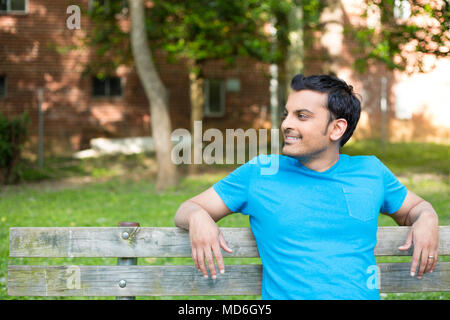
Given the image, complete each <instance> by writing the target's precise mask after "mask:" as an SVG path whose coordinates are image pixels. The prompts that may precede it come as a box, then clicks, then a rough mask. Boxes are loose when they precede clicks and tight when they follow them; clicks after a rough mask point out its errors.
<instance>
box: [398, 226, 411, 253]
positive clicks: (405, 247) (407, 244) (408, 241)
mask: <svg viewBox="0 0 450 320" xmlns="http://www.w3.org/2000/svg"><path fill="white" fill-rule="evenodd" d="M412 234H413V233H412V230H410V231H409V232H408V235H407V236H406V240H405V243H404V244H403V245H402V246H400V247H398V249H399V250H402V251H404V250H409V248H411V245H412Z"/></svg>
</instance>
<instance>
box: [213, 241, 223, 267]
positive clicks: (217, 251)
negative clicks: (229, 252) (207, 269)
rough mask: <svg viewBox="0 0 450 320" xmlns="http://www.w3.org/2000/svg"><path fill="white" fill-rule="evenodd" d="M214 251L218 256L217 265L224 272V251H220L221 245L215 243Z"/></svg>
mask: <svg viewBox="0 0 450 320" xmlns="http://www.w3.org/2000/svg"><path fill="white" fill-rule="evenodd" d="M213 253H214V256H215V257H216V261H217V267H218V268H219V272H220V273H224V272H225V265H224V263H223V258H222V253H221V252H220V247H219V245H218V244H215V245H214V246H213Z"/></svg>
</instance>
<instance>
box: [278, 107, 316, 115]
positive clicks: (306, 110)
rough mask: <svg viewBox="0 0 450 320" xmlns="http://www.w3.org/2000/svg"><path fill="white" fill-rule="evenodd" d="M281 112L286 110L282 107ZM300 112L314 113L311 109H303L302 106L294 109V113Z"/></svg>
mask: <svg viewBox="0 0 450 320" xmlns="http://www.w3.org/2000/svg"><path fill="white" fill-rule="evenodd" d="M283 112H287V110H286V108H284V110H283ZM300 112H307V113H310V114H314V112H312V111H311V110H308V109H304V108H302V109H297V110H295V111H294V113H300Z"/></svg>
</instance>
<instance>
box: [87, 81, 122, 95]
mask: <svg viewBox="0 0 450 320" xmlns="http://www.w3.org/2000/svg"><path fill="white" fill-rule="evenodd" d="M112 78H115V79H119V86H120V94H118V95H111V84H110V80H111V79H112ZM95 79H98V80H100V79H99V78H98V77H96V76H92V83H91V85H92V86H91V90H92V91H91V95H92V97H93V98H95V99H105V98H106V99H115V98H123V79H122V77H117V76H109V77H105V78H104V80H105V94H104V95H96V94H94V81H95Z"/></svg>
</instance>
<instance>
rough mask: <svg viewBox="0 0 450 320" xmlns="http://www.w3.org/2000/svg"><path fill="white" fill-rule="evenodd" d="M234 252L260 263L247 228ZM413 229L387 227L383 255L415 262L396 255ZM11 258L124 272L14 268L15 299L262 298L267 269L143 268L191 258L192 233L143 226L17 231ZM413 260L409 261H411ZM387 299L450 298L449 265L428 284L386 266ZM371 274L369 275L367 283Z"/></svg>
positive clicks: (447, 229)
mask: <svg viewBox="0 0 450 320" xmlns="http://www.w3.org/2000/svg"><path fill="white" fill-rule="evenodd" d="M221 230H222V232H223V234H224V236H225V239H227V241H228V243H229V245H230V246H231V248H233V253H232V254H228V253H226V252H224V251H223V256H224V257H236V258H238V257H259V255H258V250H257V247H256V243H255V240H254V237H253V234H252V232H251V230H250V229H248V228H221ZM408 230H409V227H380V228H379V229H378V234H377V238H378V244H377V246H376V248H375V255H376V256H405V255H411V254H412V250H410V251H408V252H402V251H399V250H398V249H397V247H398V246H400V245H402V244H403V243H404V241H405V239H406V235H407V233H408ZM439 235H440V242H439V255H440V256H444V255H449V254H450V226H443V227H439ZM9 254H10V257H14V258H23V257H48V258H56V257H65V258H68V257H70V258H77V257H102V258H118V264H119V265H117V266H116V265H111V266H90V265H77V266H73V265H65V266H54V265H38V266H37V265H10V266H8V294H9V295H11V296H116V297H118V299H120V297H122V299H133V298H134V297H135V296H176V295H259V294H261V277H262V266H261V264H250V265H226V267H225V270H226V272H225V274H223V275H221V274H219V275H218V276H217V279H215V280H213V279H211V277H209V278H208V279H204V278H203V276H202V274H201V272H199V271H198V270H197V269H196V268H195V267H194V265H193V264H192V265H181V266H175V265H158V266H156V265H136V264H137V258H142V257H191V248H190V243H189V234H188V232H186V231H185V230H182V229H179V228H148V227H139V226H137V225H132V224H131V225H128V226H127V227H113V228H79V227H77V228H11V229H10V251H9ZM408 261H409V260H408ZM378 267H379V270H380V291H381V292H423V291H450V262H438V264H437V266H436V269H435V271H434V272H433V273H432V274H426V275H424V276H423V278H422V279H421V280H418V279H417V278H416V277H414V278H412V277H410V275H409V269H410V262H405V263H379V264H378ZM369 276H370V274H368V277H369Z"/></svg>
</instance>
